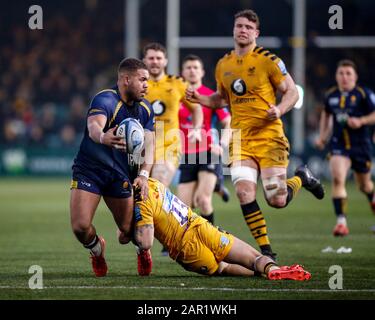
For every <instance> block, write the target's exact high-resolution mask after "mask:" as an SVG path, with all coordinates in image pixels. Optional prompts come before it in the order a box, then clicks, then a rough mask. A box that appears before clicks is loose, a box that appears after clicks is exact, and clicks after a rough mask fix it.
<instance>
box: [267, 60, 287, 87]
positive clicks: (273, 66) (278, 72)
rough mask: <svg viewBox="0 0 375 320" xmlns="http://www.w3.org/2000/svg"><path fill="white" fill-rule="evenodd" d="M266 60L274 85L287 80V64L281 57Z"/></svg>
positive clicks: (269, 75)
mask: <svg viewBox="0 0 375 320" xmlns="http://www.w3.org/2000/svg"><path fill="white" fill-rule="evenodd" d="M266 61H267V66H266V68H267V71H268V77H269V79H270V81H271V83H272V84H273V85H274V86H278V85H279V84H280V83H281V82H283V81H284V80H285V76H286V75H287V74H288V71H287V69H286V66H285V64H284V62H283V60H281V59H280V58H277V59H275V60H272V59H270V58H266Z"/></svg>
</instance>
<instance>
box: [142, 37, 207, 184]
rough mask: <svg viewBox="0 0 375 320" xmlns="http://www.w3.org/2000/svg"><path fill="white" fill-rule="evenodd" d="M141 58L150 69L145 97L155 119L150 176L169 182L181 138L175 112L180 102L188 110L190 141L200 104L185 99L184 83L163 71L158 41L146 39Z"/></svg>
mask: <svg viewBox="0 0 375 320" xmlns="http://www.w3.org/2000/svg"><path fill="white" fill-rule="evenodd" d="M143 54H144V58H143V61H144V63H145V64H146V66H147V68H148V71H149V73H150V79H149V80H148V93H147V95H146V97H145V98H146V99H147V100H148V101H150V103H151V105H152V107H153V110H154V113H155V120H156V126H155V131H156V133H155V134H156V145H155V149H156V153H155V163H154V166H153V168H152V173H151V176H152V177H153V178H155V179H158V180H159V181H161V182H162V183H163V184H164V185H165V186H167V187H168V186H169V185H170V183H171V181H172V179H173V176H174V175H175V173H176V170H177V168H178V166H179V163H180V156H181V142H180V131H179V119H178V112H179V109H180V103H181V102H182V103H184V104H185V105H186V106H187V107H188V108H189V109H190V111H191V113H192V117H193V126H194V128H195V129H196V130H192V131H191V132H190V138H191V141H194V140H200V129H201V127H202V123H203V113H202V108H201V106H200V105H197V104H193V103H191V102H189V101H187V100H186V99H185V90H186V88H187V86H188V84H187V82H185V81H184V80H183V79H182V78H180V77H176V76H171V75H167V74H166V73H165V68H166V66H167V63H168V59H167V51H166V49H165V47H164V46H162V45H161V44H159V43H150V44H148V45H146V46H145V47H144V49H143Z"/></svg>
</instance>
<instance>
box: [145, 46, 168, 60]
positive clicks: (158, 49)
mask: <svg viewBox="0 0 375 320" xmlns="http://www.w3.org/2000/svg"><path fill="white" fill-rule="evenodd" d="M148 50H155V51H161V52H163V53H164V56H165V57H167V49H166V48H165V47H164V46H163V45H162V44H160V43H158V42H151V43H149V44H146V45H145V46H144V48H143V56H144V57H145V56H146V54H147V51H148Z"/></svg>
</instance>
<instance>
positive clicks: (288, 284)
mask: <svg viewBox="0 0 375 320" xmlns="http://www.w3.org/2000/svg"><path fill="white" fill-rule="evenodd" d="M228 186H229V187H230V188H231V186H230V185H229V182H228ZM326 189H327V190H328V192H327V196H326V198H325V199H324V200H322V201H318V200H315V199H314V198H313V196H312V195H311V194H309V193H308V192H306V191H304V190H302V191H301V192H300V193H299V195H298V197H297V198H296V199H294V201H293V203H291V204H290V205H289V207H287V208H286V209H281V210H277V209H272V208H270V207H269V206H268V205H266V204H265V202H264V200H263V195H262V194H261V192H259V193H258V195H259V196H258V198H259V199H262V200H259V203H260V206H261V208H262V210H263V212H264V214H265V217H266V220H267V223H268V232H269V236H270V238H271V242H272V246H273V249H274V251H275V252H277V254H278V261H279V263H280V264H293V263H300V264H303V265H304V266H305V267H306V269H307V270H309V271H310V272H311V273H312V279H311V280H310V281H308V282H292V281H268V280H266V279H260V278H244V277H223V278H219V277H216V278H215V277H204V276H200V275H197V274H193V273H189V272H187V271H185V270H184V269H182V268H181V267H180V266H179V265H178V264H177V263H175V262H173V261H172V260H171V259H169V258H167V257H162V256H161V255H160V250H161V246H160V244H159V243H158V242H157V241H156V240H155V245H154V247H153V249H152V253H153V261H154V268H153V273H152V275H151V276H149V277H139V276H137V261H136V254H135V251H134V248H133V246H132V245H127V246H121V245H119V244H118V243H117V241H116V232H115V231H116V227H115V224H114V221H113V219H112V217H111V215H110V213H109V212H108V211H107V210H106V208H105V206H104V205H100V207H99V209H98V212H97V214H96V217H95V220H94V224H95V226H96V228H97V230H98V232H99V234H101V235H103V236H104V237H105V239H106V241H107V251H106V258H107V263H108V267H109V273H108V275H107V277H105V278H100V279H97V278H95V277H94V276H93V274H92V271H91V265H90V262H89V257H88V252H87V251H86V250H85V249H83V247H82V246H81V245H80V244H79V243H78V242H77V241H76V239H75V238H74V235H73V233H72V232H71V229H70V221H69V219H70V218H69V180H68V179H62V178H60V179H39V180H36V179H31V178H28V179H20V178H18V179H2V180H1V181H0V299H90V300H91V299H127V300H133V299H137V300H144V299H158V300H168V299H177V300H182V299H197V300H202V299H215V300H216V299H220V300H222V299H234V300H242V299H246V300H247V299H249V300H250V299H251V300H253V299H374V298H375V277H374V273H375V250H374V243H375V235H374V234H372V233H371V231H370V227H371V226H372V225H374V224H375V217H374V215H373V214H372V213H371V210H370V208H369V205H368V203H367V200H366V198H365V196H364V195H362V194H360V193H359V191H357V190H356V189H355V187H354V185H352V184H350V185H349V189H348V190H349V208H348V210H349V227H350V235H349V236H348V237H346V238H334V237H333V236H332V234H331V231H332V227H333V225H334V223H335V218H334V215H333V212H332V204H331V201H330V191H329V185H327V186H326ZM231 192H232V198H231V201H230V202H229V203H228V204H226V203H224V202H222V201H221V199H220V198H218V197H217V196H216V195H215V196H214V206H215V209H216V224H217V225H220V226H221V227H222V228H224V229H226V230H227V231H230V232H232V233H233V234H235V235H236V236H237V237H239V238H241V239H243V240H245V241H247V242H249V243H250V244H252V245H253V246H256V244H255V241H254V240H253V238H252V237H251V235H250V233H249V231H248V229H247V226H246V225H245V223H244V220H243V217H242V214H241V211H240V207H239V204H238V202H237V200H236V198H235V195H234V193H233V189H232V188H231ZM327 246H331V247H333V248H334V249H337V248H339V247H341V246H345V247H350V248H352V253H350V254H344V253H343V254H337V253H322V252H321V250H322V249H324V248H326V247H327ZM256 247H257V246H256ZM32 265H39V266H41V267H42V268H43V284H44V289H42V290H31V289H30V288H29V286H28V282H29V279H30V277H31V276H32V274H29V273H28V270H29V268H30V266H32ZM332 265H339V266H341V267H342V270H343V289H342V290H331V289H330V288H329V279H330V277H331V276H333V275H334V274H331V273H329V268H330V266H332Z"/></svg>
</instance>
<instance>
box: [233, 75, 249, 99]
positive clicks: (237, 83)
mask: <svg viewBox="0 0 375 320" xmlns="http://www.w3.org/2000/svg"><path fill="white" fill-rule="evenodd" d="M230 87H231V89H232V92H233V93H234V94H235V95H236V96H243V95H244V94H245V93H246V83H245V81H243V80H242V79H236V80H234V81H233V82H232V85H231V86H230Z"/></svg>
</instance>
